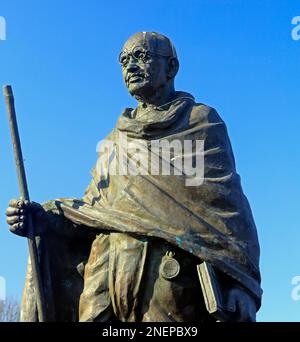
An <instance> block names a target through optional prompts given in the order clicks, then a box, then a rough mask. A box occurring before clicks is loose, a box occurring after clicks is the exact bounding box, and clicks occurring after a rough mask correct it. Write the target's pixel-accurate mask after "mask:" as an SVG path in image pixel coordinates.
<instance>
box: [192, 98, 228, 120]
mask: <svg viewBox="0 0 300 342" xmlns="http://www.w3.org/2000/svg"><path fill="white" fill-rule="evenodd" d="M190 122H198V123H203V124H209V123H212V124H213V123H219V124H224V121H223V120H222V118H221V117H220V115H219V113H218V112H217V110H216V109H215V108H213V107H210V106H208V105H206V104H204V103H196V102H195V103H194V105H193V107H192V110H191V114H190Z"/></svg>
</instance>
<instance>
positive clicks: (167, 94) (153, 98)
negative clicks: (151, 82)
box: [136, 83, 175, 108]
mask: <svg viewBox="0 0 300 342" xmlns="http://www.w3.org/2000/svg"><path fill="white" fill-rule="evenodd" d="M174 95H175V89H174V84H172V83H171V84H166V85H165V86H164V87H163V88H160V89H158V90H157V91H156V92H155V93H153V94H151V95H150V96H145V97H142V96H137V97H136V99H137V101H138V102H139V104H140V105H142V106H143V107H145V108H146V107H149V106H150V107H151V106H153V107H159V106H161V105H163V104H165V103H167V102H169V101H171V100H172V99H173V98H174Z"/></svg>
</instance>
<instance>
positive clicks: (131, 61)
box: [120, 38, 168, 100]
mask: <svg viewBox="0 0 300 342" xmlns="http://www.w3.org/2000/svg"><path fill="white" fill-rule="evenodd" d="M142 44H143V42H142V40H139V39H137V38H135V39H129V40H128V41H127V42H126V44H125V45H124V47H123V50H122V53H121V55H120V62H121V65H122V75H123V79H124V82H125V85H126V87H127V89H128V91H129V93H130V94H131V95H132V96H134V97H136V98H142V99H144V100H147V98H150V97H151V96H153V95H154V94H156V93H157V92H159V91H160V89H161V88H163V86H164V85H165V84H166V83H167V81H168V77H167V69H168V58H167V57H164V56H160V55H156V54H152V53H151V52H149V51H146V50H145V49H144V48H142Z"/></svg>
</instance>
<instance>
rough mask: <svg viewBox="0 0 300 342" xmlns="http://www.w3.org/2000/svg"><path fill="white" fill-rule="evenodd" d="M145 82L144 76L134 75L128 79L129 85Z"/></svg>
mask: <svg viewBox="0 0 300 342" xmlns="http://www.w3.org/2000/svg"><path fill="white" fill-rule="evenodd" d="M143 80H144V76H142V75H132V76H130V77H128V81H127V82H128V83H137V82H141V81H143Z"/></svg>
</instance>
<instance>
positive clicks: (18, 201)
mask: <svg viewBox="0 0 300 342" xmlns="http://www.w3.org/2000/svg"><path fill="white" fill-rule="evenodd" d="M8 205H9V206H10V207H14V208H23V206H24V201H23V200H21V199H15V198H14V199H12V200H10V201H9V204H8Z"/></svg>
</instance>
